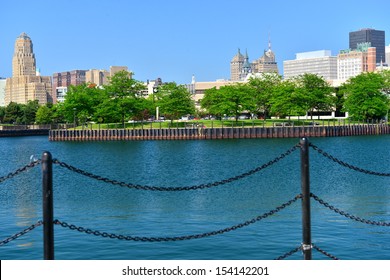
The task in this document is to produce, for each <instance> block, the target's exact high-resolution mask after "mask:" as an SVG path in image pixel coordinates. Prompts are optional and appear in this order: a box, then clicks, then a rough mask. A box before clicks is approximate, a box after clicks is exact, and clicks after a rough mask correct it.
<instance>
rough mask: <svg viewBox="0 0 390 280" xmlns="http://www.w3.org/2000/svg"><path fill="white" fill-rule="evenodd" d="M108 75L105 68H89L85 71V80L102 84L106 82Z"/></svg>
mask: <svg viewBox="0 0 390 280" xmlns="http://www.w3.org/2000/svg"><path fill="white" fill-rule="evenodd" d="M108 76H110V72H108V71H107V70H97V69H91V70H88V71H87V72H86V73H85V81H86V83H91V84H95V85H96V86H103V85H105V84H106V83H107V77H108Z"/></svg>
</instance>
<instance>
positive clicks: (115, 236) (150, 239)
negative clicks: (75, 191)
mask: <svg viewBox="0 0 390 280" xmlns="http://www.w3.org/2000/svg"><path fill="white" fill-rule="evenodd" d="M301 197H302V195H300V194H299V195H297V196H295V197H294V198H293V199H291V200H289V201H288V202H286V203H283V204H282V205H280V206H278V207H276V208H275V209H274V210H271V211H269V212H266V213H264V214H263V215H260V216H257V217H256V218H254V219H252V220H248V221H246V222H243V223H240V224H237V225H234V226H232V227H228V228H224V229H220V230H216V231H211V232H206V233H201V234H194V235H185V236H176V237H139V236H125V235H118V234H114V233H107V232H101V231H99V230H92V229H86V228H84V227H78V226H76V225H72V224H68V223H66V222H61V221H59V220H55V221H54V224H56V225H61V226H62V227H64V228H69V229H71V230H77V231H78V232H85V233H87V234H93V235H95V236H101V237H106V238H107V237H108V238H111V239H119V240H127V241H140V242H167V241H181V240H191V239H199V238H204V237H209V236H214V235H218V234H223V233H226V232H230V231H234V230H237V229H240V228H243V227H246V226H249V225H251V224H254V223H256V222H258V221H260V220H263V219H265V218H267V217H269V216H272V215H274V214H275V213H278V212H279V211H281V210H282V209H284V208H286V207H287V206H289V205H291V204H292V203H294V202H296V201H297V200H298V199H300V198H301Z"/></svg>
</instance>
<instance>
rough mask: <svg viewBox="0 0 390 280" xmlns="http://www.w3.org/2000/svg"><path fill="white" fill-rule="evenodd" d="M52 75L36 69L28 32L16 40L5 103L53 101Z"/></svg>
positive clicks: (42, 102) (44, 102) (43, 102)
mask: <svg viewBox="0 0 390 280" xmlns="http://www.w3.org/2000/svg"><path fill="white" fill-rule="evenodd" d="M51 88H52V86H51V77H46V76H40V74H39V71H37V69H36V61H35V55H34V51H33V43H32V41H31V39H30V37H29V36H28V35H27V34H26V33H22V34H21V35H20V36H19V37H18V38H17V39H16V42H15V50H14V56H13V59H12V78H8V79H7V81H6V88H5V105H8V104H9V103H11V102H16V103H19V104H26V103H27V102H28V101H30V100H31V101H34V100H38V103H39V104H46V103H47V102H52V95H51V91H52V90H51Z"/></svg>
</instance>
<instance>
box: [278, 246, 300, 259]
mask: <svg viewBox="0 0 390 280" xmlns="http://www.w3.org/2000/svg"><path fill="white" fill-rule="evenodd" d="M301 250H302V246H298V247H297V248H295V249H292V250H291V251H290V252H287V253H285V254H284V255H281V256H279V257H277V258H276V259H275V260H277V261H279V260H284V259H285V258H287V257H289V256H291V255H293V254H295V253H296V252H298V251H301Z"/></svg>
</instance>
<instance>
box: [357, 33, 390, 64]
mask: <svg viewBox="0 0 390 280" xmlns="http://www.w3.org/2000/svg"><path fill="white" fill-rule="evenodd" d="M361 43H370V44H371V47H375V48H376V63H377V64H379V63H381V61H382V62H385V59H386V54H385V31H381V30H375V29H371V28H364V29H361V30H359V31H353V32H349V48H350V49H351V50H356V49H357V46H358V44H361Z"/></svg>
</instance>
